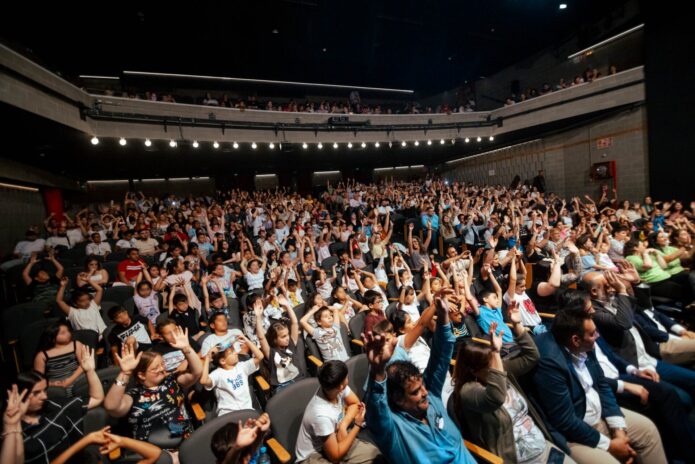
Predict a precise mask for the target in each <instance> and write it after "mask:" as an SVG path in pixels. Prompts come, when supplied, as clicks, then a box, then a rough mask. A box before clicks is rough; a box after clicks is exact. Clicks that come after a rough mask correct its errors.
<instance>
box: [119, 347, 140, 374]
mask: <svg viewBox="0 0 695 464" xmlns="http://www.w3.org/2000/svg"><path fill="white" fill-rule="evenodd" d="M141 357H142V352H140V353H138V355H137V356H135V350H134V349H133V348H131V347H130V345H127V344H125V343H124V344H123V346H122V347H121V355H120V356H118V354H116V361H117V362H118V365H119V366H120V367H121V372H123V373H124V374H126V375H131V374H132V373H133V370H134V369H135V368H136V367H137V365H138V363H139V362H140V358H141Z"/></svg>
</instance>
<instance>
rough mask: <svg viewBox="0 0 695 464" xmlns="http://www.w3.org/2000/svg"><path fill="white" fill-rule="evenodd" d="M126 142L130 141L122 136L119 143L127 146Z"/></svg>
mask: <svg viewBox="0 0 695 464" xmlns="http://www.w3.org/2000/svg"><path fill="white" fill-rule="evenodd" d="M126 143H128V141H127V140H126V139H124V138H123V137H121V139H120V140H119V141H118V144H119V145H120V146H122V147H125V144H126Z"/></svg>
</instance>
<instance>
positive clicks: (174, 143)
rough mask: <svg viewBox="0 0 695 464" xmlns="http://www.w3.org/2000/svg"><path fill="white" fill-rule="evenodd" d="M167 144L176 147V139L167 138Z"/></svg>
mask: <svg viewBox="0 0 695 464" xmlns="http://www.w3.org/2000/svg"><path fill="white" fill-rule="evenodd" d="M169 146H170V147H171V148H176V140H169Z"/></svg>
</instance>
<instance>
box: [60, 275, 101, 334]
mask: <svg viewBox="0 0 695 464" xmlns="http://www.w3.org/2000/svg"><path fill="white" fill-rule="evenodd" d="M67 285H68V278H67V277H63V278H62V279H61V280H60V288H59V289H58V293H57V294H56V303H57V304H58V307H59V308H60V309H61V310H62V311H63V312H64V313H65V315H66V316H67V318H68V321H70V324H71V325H72V328H73V329H74V330H93V331H95V332H96V333H98V334H99V339H101V335H102V334H103V333H104V330H106V324H105V323H104V320H103V319H102V318H101V312H100V310H101V306H99V304H100V303H101V297H102V295H103V294H104V289H103V288H102V287H101V285H99V283H98V282H92V286H93V287H94V289H95V290H96V294H95V295H94V297H93V298H92V295H91V294H90V293H89V292H87V291H86V290H80V289H75V290H73V292H72V294H71V295H70V304H69V305H68V304H67V303H66V302H65V300H64V294H65V287H66V286H67Z"/></svg>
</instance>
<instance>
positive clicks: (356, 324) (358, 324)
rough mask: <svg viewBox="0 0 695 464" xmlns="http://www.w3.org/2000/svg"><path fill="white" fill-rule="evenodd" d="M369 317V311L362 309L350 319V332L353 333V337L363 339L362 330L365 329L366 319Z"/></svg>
mask: <svg viewBox="0 0 695 464" xmlns="http://www.w3.org/2000/svg"><path fill="white" fill-rule="evenodd" d="M365 317H367V311H361V312H359V313H357V314H355V316H354V317H353V318H352V319H350V322H349V323H348V324H349V325H350V333H351V334H352V338H356V339H357V340H361V339H362V331H363V330H364V319H365Z"/></svg>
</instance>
